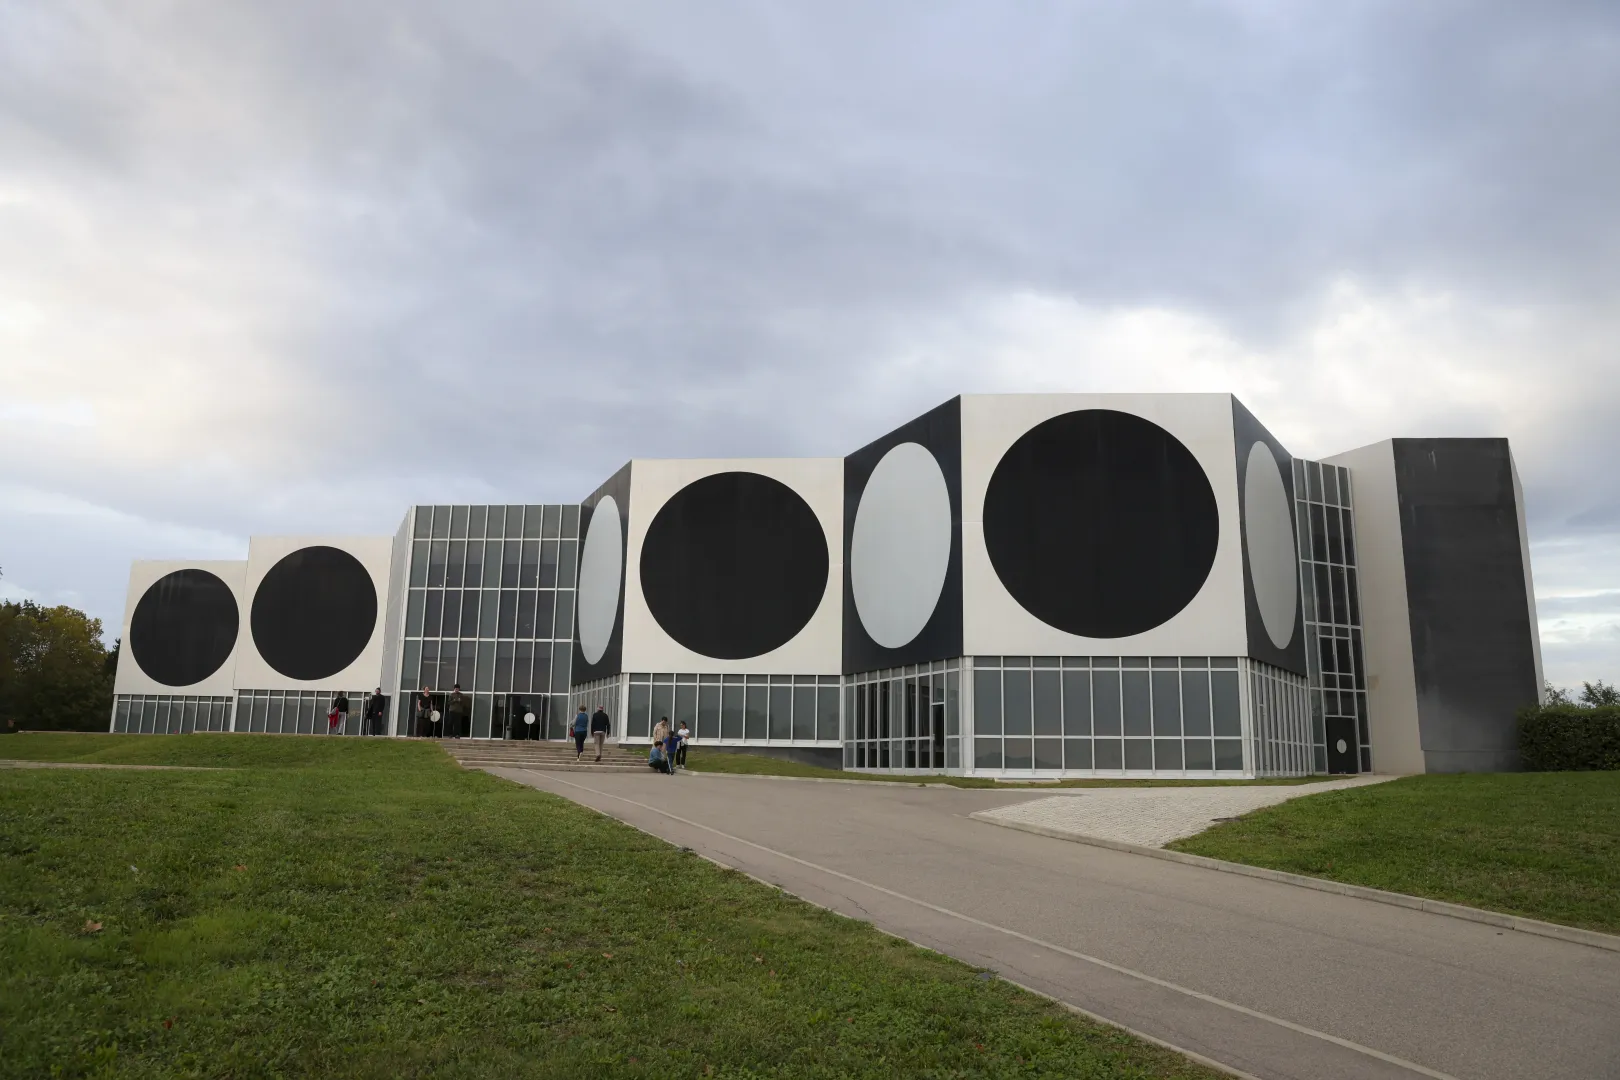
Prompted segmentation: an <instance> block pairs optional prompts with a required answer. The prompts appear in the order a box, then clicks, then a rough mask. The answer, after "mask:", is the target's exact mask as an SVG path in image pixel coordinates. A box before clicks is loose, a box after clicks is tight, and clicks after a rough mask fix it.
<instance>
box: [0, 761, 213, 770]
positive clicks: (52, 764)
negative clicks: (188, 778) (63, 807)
mask: <svg viewBox="0 0 1620 1080" xmlns="http://www.w3.org/2000/svg"><path fill="white" fill-rule="evenodd" d="M0 769H170V770H174V769H178V770H181V771H183V772H218V771H219V770H218V769H217V768H215V767H214V766H212V765H111V764H108V763H106V762H101V761H28V760H25V759H22V758H7V759H5V760H0Z"/></svg>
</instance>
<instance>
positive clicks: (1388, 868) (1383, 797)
mask: <svg viewBox="0 0 1620 1080" xmlns="http://www.w3.org/2000/svg"><path fill="white" fill-rule="evenodd" d="M1170 846H1171V847H1172V848H1174V849H1176V850H1177V851H1188V852H1192V853H1193V854H1195V855H1208V856H1210V857H1211V858H1216V859H1227V860H1229V861H1231V862H1240V863H1249V864H1251V865H1254V866H1266V867H1271V868H1272V869H1275V870H1287V871H1290V872H1292V873H1296V874H1309V875H1312V876H1314V877H1322V878H1331V879H1333V880H1334V881H1344V882H1349V883H1351V884H1355V885H1370V886H1372V887H1374V888H1378V889H1389V890H1391V891H1393V892H1401V893H1409V894H1411V895H1414V896H1426V897H1432V898H1433V899H1436V900H1449V901H1451V902H1453V903H1458V904H1468V905H1470V906H1472V907H1480V908H1487V909H1489V910H1492V911H1503V912H1508V913H1510V914H1513V915H1526V916H1529V917H1530V918H1534V919H1544V920H1546V921H1548V922H1556V923H1564V924H1566V925H1569V926H1582V927H1586V928H1587V929H1590V930H1604V931H1608V932H1609V933H1620V772H1565V773H1499V774H1494V775H1489V774H1479V775H1465V776H1410V777H1406V778H1404V779H1401V780H1393V781H1390V782H1389V783H1387V784H1375V785H1372V786H1371V787H1361V788H1346V789H1344V790H1341V791H1329V792H1323V793H1322V794H1320V795H1312V796H1310V797H1309V798H1304V799H1295V800H1294V801H1292V802H1287V803H1283V804H1282V805H1280V806H1272V807H1268V808H1266V809H1264V810H1256V811H1254V812H1253V813H1250V814H1246V815H1244V817H1243V818H1242V819H1241V820H1239V821H1234V822H1229V823H1227V824H1223V825H1217V826H1215V827H1214V828H1212V829H1210V830H1208V831H1207V832H1202V833H1199V834H1198V835H1197V836H1194V837H1190V838H1189V839H1186V840H1180V841H1177V842H1176V843H1174V844H1171V845H1170Z"/></svg>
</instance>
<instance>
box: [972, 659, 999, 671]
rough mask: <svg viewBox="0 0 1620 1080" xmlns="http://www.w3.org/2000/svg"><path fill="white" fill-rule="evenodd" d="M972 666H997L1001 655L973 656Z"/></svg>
mask: <svg viewBox="0 0 1620 1080" xmlns="http://www.w3.org/2000/svg"><path fill="white" fill-rule="evenodd" d="M973 666H974V667H976V668H998V667H1000V666H1001V657H999V656H975V657H974V658H973Z"/></svg>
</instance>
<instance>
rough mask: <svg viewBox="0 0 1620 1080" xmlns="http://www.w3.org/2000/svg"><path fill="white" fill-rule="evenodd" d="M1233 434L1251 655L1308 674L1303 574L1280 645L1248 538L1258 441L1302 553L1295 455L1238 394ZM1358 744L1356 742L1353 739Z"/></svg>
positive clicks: (1246, 616) (1246, 619)
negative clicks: (1265, 615)
mask: <svg viewBox="0 0 1620 1080" xmlns="http://www.w3.org/2000/svg"><path fill="white" fill-rule="evenodd" d="M1232 434H1233V443H1234V446H1235V449H1236V451H1237V463H1236V464H1237V492H1238V521H1239V524H1240V525H1241V526H1242V529H1240V530H1239V531H1240V532H1241V533H1242V538H1243V539H1242V543H1241V545H1240V546H1241V547H1242V550H1243V611H1244V620H1245V622H1246V624H1247V627H1248V638H1249V655H1250V656H1252V657H1253V658H1254V659H1256V660H1261V661H1264V662H1265V663H1268V664H1272V665H1275V666H1276V667H1280V668H1284V669H1286V670H1288V671H1292V672H1295V673H1297V674H1300V675H1305V674H1307V670H1306V666H1305V605H1304V604H1303V603H1302V602H1301V597H1300V595H1299V575H1298V573H1297V572H1296V573H1295V575H1294V636H1293V638H1292V639H1291V640H1290V641H1289V643H1288V648H1286V649H1279V648H1277V646H1276V645H1275V644H1273V643H1272V640H1271V635H1269V634H1267V633H1266V627H1265V623H1264V622H1262V621H1261V618H1260V605H1259V604H1258V603H1256V601H1255V596H1254V573H1253V571H1252V570H1251V569H1250V567H1249V545H1248V542H1247V537H1248V533H1247V531H1246V530H1247V528H1248V521H1247V519H1246V517H1245V515H1246V514H1247V513H1248V511H1247V508H1246V502H1245V495H1246V490H1245V485H1246V484H1247V483H1248V465H1249V448H1250V447H1251V446H1253V445H1254V444H1255V443H1257V442H1263V443H1265V444H1266V445H1267V446H1268V447H1270V448H1271V453H1272V456H1274V457H1275V458H1276V459H1277V468H1278V472H1279V473H1280V475H1281V476H1282V483H1283V490H1284V491H1286V492H1287V493H1288V513H1289V520H1290V521H1292V522H1293V523H1294V537H1295V541H1294V542H1295V552H1294V554H1295V556H1296V560H1297V556H1298V554H1299V550H1298V543H1299V541H1298V537H1299V521H1298V516H1297V515H1298V509H1299V508H1298V507H1297V506H1296V505H1295V504H1294V465H1293V461H1294V457H1293V455H1292V454H1290V453H1289V452H1288V448H1287V447H1285V446H1283V444H1282V443H1280V442H1278V441H1277V438H1276V437H1275V436H1274V435H1272V434H1271V432H1270V431H1267V430H1266V427H1265V425H1264V424H1262V423H1260V421H1258V420H1256V419H1255V418H1254V414H1253V413H1251V412H1249V410H1248V409H1247V408H1245V407H1244V405H1243V403H1242V402H1241V401H1239V400H1238V399H1237V398H1235V397H1234V398H1233V399H1232ZM1351 746H1352V747H1354V746H1355V743H1354V742H1352V743H1351Z"/></svg>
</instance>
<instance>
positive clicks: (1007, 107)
mask: <svg viewBox="0 0 1620 1080" xmlns="http://www.w3.org/2000/svg"><path fill="white" fill-rule="evenodd" d="M1616 192H1620V8H1617V7H1616V5H1614V4H1613V3H1612V2H1600V3H1591V4H1578V3H1568V4H1566V3H1557V2H1544V3H1539V4H1533V5H1532V4H1517V3H1514V4H1505V3H1504V4H1500V5H1491V4H1487V3H1470V4H1460V3H1448V2H1445V0H1434V2H1429V3H1422V4H1412V3H1405V2H1399V0H1391V2H1387V3H1354V2H1351V3H1344V4H1335V5H1322V4H1313V3H1297V4H1292V5H1287V4H1281V3H1271V2H1265V0H1249V2H1238V0H1234V2H1227V3H1221V2H1205V3H1187V4H1181V5H1159V4H1154V5H1142V4H1112V5H1102V4H1084V3H1040V2H1035V3H1027V4H993V3H978V4H961V3H951V2H944V0H926V2H916V3H911V2H904V0H892V2H889V3H884V4H870V3H855V2H846V0H817V2H815V3H799V4H792V5H788V4H762V3H759V2H757V0H748V2H744V0H736V2H730V0H706V2H703V3H698V4H669V3H666V2H663V0H617V2H615V3H609V4H603V3H585V2H581V3H577V4H575V3H560V2H530V3H511V4H502V3H490V2H486V0H459V2H458V3H456V4H454V5H448V4H430V3H415V2H407V0H377V2H374V3H369V2H364V0H360V2H349V3H344V4H331V3H327V2H308V3H305V2H295V0H278V2H277V3H274V4H257V5H253V4H220V3H216V2H212V0H197V2H184V0H163V2H156V0H154V2H140V0H109V2H107V3H104V4H93V3H80V2H75V0H21V2H13V3H8V4H5V5H0V566H3V568H4V574H5V577H4V580H3V581H0V590H3V593H4V595H8V596H11V597H31V598H34V599H38V600H41V601H44V602H49V603H71V604H75V605H77V606H81V607H84V608H86V609H87V610H89V611H90V612H91V613H92V614H95V615H98V616H100V617H101V618H103V619H104V620H105V621H106V622H107V623H108V624H109V626H110V627H111V628H112V629H111V631H110V632H109V634H108V636H109V638H110V637H112V636H113V635H114V634H116V632H117V626H118V625H119V623H120V622H121V619H122V614H123V604H124V588H125V579H126V576H127V573H128V565H129V561H130V560H131V559H133V558H140V557H163V556H183V557H214V558H240V557H243V556H244V555H245V553H246V548H247V539H246V538H247V537H248V536H249V535H250V534H253V533H275V532H296V531H321V532H385V531H389V532H391V531H392V530H393V529H394V528H395V527H396V526H397V525H398V522H399V518H400V516H401V514H402V513H403V510H404V508H405V506H406V505H407V504H409V503H411V502H435V501H436V502H449V501H458V502H469V501H474V502H475V501H483V500H488V501H498V502H501V501H510V502H537V501H542V500H557V501H562V500H573V499H577V498H579V497H581V496H582V495H584V494H586V493H587V492H588V491H590V490H591V488H593V487H594V486H595V485H596V483H597V482H599V481H600V480H601V479H602V478H604V477H605V476H606V475H608V474H609V473H610V472H611V471H612V470H613V469H614V468H616V467H617V466H618V465H619V464H620V463H622V462H623V461H624V460H625V459H627V458H629V457H632V456H645V457H677V456H687V455H713V456H722V455H725V456H740V455H796V454H826V455H839V454H842V453H845V452H847V451H848V450H849V449H851V448H853V447H854V446H857V445H859V444H861V443H864V442H865V441H867V440H868V439H870V438H872V437H873V436H875V435H876V434H877V433H879V432H881V431H883V430H886V429H887V428H888V427H890V426H893V424H894V423H896V422H899V421H901V420H904V419H907V418H909V417H910V416H912V415H915V414H916V413H918V412H920V411H922V410H923V409H926V408H928V407H930V406H932V405H934V404H936V403H938V402H939V401H941V400H943V399H945V398H947V397H949V396H951V395H953V394H955V393H958V392H961V391H989V390H1142V389H1150V390H1153V389H1164V388H1180V389H1189V390H1217V391H1225V390H1231V391H1233V392H1235V393H1237V394H1238V395H1239V396H1240V397H1241V398H1242V399H1243V400H1244V401H1245V402H1246V403H1247V404H1248V405H1249V406H1250V407H1251V408H1252V409H1253V410H1254V411H1255V412H1256V413H1257V414H1258V415H1259V416H1260V417H1261V418H1262V419H1263V420H1264V421H1265V422H1266V423H1267V424H1268V425H1269V426H1270V427H1271V428H1272V429H1273V431H1275V432H1276V433H1277V434H1278V435H1279V436H1280V437H1281V438H1282V439H1283V440H1284V441H1285V443H1286V444H1287V445H1288V446H1289V447H1290V449H1292V450H1293V452H1295V453H1296V454H1301V455H1304V456H1323V455H1327V454H1331V453H1334V452H1337V451H1339V450H1344V449H1348V448H1350V447H1354V446H1359V445H1362V444H1365V443H1368V442H1373V441H1375V440H1378V439H1381V438H1385V437H1388V436H1390V435H1506V436H1508V437H1510V438H1511V439H1512V441H1513V448H1514V452H1515V455H1516V457H1517V460H1518V463H1519V468H1520V471H1521V474H1522V476H1523V479H1524V483H1525V487H1526V490H1527V496H1526V501H1527V504H1528V509H1529V515H1530V535H1531V543H1532V547H1533V551H1534V570H1535V577H1536V588H1537V593H1538V605H1539V611H1540V616H1541V629H1542V639H1543V643H1544V649H1545V653H1546V658H1547V669H1548V674H1549V676H1550V677H1551V678H1553V679H1554V681H1558V682H1562V683H1566V684H1567V683H1572V682H1578V681H1579V680H1581V679H1588V678H1597V677H1603V678H1607V679H1609V680H1611V681H1615V680H1620V468H1617V467H1616V466H1617V464H1620V423H1617V422H1616V421H1617V418H1620V212H1617V209H1620V206H1617V204H1620V199H1617V196H1616V194H1615V193H1616Z"/></svg>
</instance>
